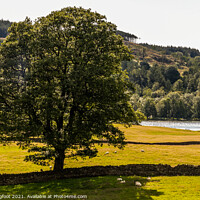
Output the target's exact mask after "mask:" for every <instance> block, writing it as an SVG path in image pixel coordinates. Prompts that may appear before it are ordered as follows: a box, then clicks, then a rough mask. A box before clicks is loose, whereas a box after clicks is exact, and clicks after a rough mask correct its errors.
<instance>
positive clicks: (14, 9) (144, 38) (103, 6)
mask: <svg viewBox="0 0 200 200" xmlns="http://www.w3.org/2000/svg"><path fill="white" fill-rule="evenodd" d="M67 6H77V7H80V6H82V7H83V8H91V9H92V11H97V12H99V13H101V14H103V15H106V17H107V19H108V21H111V22H112V23H114V24H116V25H117V27H118V29H119V30H122V31H126V32H129V33H133V34H135V35H137V36H138V37H140V38H141V39H140V40H139V41H138V42H147V43H150V44H159V45H164V46H167V45H174V46H186V47H191V48H198V49H200V26H199V20H200V1H199V0H121V1H120V0H56V1H55V0H34V1H33V0H17V1H16V0H6V1H5V2H3V3H2V6H1V7H0V18H3V19H5V20H6V19H8V20H10V21H22V20H24V19H25V17H26V16H28V17H30V18H31V19H32V20H34V19H36V18H37V17H41V16H45V15H47V14H49V13H50V12H51V11H53V10H60V9H61V8H63V7H67Z"/></svg>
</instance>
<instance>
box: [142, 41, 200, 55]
mask: <svg viewBox="0 0 200 200" xmlns="http://www.w3.org/2000/svg"><path fill="white" fill-rule="evenodd" d="M140 45H142V46H144V47H148V48H150V49H153V50H156V51H162V52H163V53H164V54H167V55H170V54H172V53H176V52H181V53H182V54H183V55H184V56H190V57H192V58H194V57H196V56H200V52H199V50H198V49H194V48H188V47H174V46H167V47H164V46H159V45H150V44H147V43H141V44H140Z"/></svg>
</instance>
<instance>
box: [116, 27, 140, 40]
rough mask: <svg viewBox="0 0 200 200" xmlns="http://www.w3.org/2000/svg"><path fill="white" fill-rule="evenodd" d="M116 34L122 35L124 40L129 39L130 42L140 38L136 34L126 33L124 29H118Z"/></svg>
mask: <svg viewBox="0 0 200 200" xmlns="http://www.w3.org/2000/svg"><path fill="white" fill-rule="evenodd" d="M116 34H117V35H121V36H122V37H123V38H124V40H126V41H129V42H135V41H136V39H138V37H137V36H135V35H134V34H131V33H126V32H124V31H120V30H117V31H116Z"/></svg>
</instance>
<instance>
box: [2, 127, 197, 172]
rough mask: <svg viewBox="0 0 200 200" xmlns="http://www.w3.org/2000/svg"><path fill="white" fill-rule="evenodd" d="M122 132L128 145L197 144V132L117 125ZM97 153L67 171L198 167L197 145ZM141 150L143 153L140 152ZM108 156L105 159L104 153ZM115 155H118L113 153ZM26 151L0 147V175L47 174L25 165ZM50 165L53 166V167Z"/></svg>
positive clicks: (105, 147)
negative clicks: (139, 166)
mask: <svg viewBox="0 0 200 200" xmlns="http://www.w3.org/2000/svg"><path fill="white" fill-rule="evenodd" d="M118 126H119V127H120V128H121V129H122V130H123V131H124V132H125V135H126V137H127V140H128V141H134V142H148V143H153V142H186V141H200V132H194V131H185V130H178V129H169V128H163V127H143V126H132V127H131V128H124V127H123V126H122V125H118ZM96 146H97V148H98V150H99V153H98V155H97V157H95V158H92V159H88V158H87V159H85V160H84V159H81V158H78V160H74V159H66V160H65V168H66V167H83V166H95V165H104V166H105V165H126V164H169V165H172V166H175V165H178V164H192V165H199V160H200V145H185V146H183V145H181V146H170V145H133V144H128V145H126V146H125V148H124V150H120V149H117V148H114V147H113V146H108V145H107V144H104V145H103V147H101V146H99V145H96ZM141 150H144V152H141ZM107 151H108V152H109V154H107V155H105V152H107ZM115 151H117V153H114V152H115ZM26 155H28V153H27V150H21V149H18V147H17V145H16V144H11V145H10V146H2V145H0V162H1V163H2V164H1V165H0V173H25V172H35V171H40V170H41V169H42V170H49V166H46V167H44V166H38V165H35V164H33V163H31V162H25V161H24V158H25V156H26ZM52 165H53V163H52Z"/></svg>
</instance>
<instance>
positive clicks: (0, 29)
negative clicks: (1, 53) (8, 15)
mask: <svg viewBox="0 0 200 200" xmlns="http://www.w3.org/2000/svg"><path fill="white" fill-rule="evenodd" d="M11 24H12V22H10V21H8V20H3V19H1V20H0V38H5V37H6V36H7V34H8V28H9V27H10V26H11Z"/></svg>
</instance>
